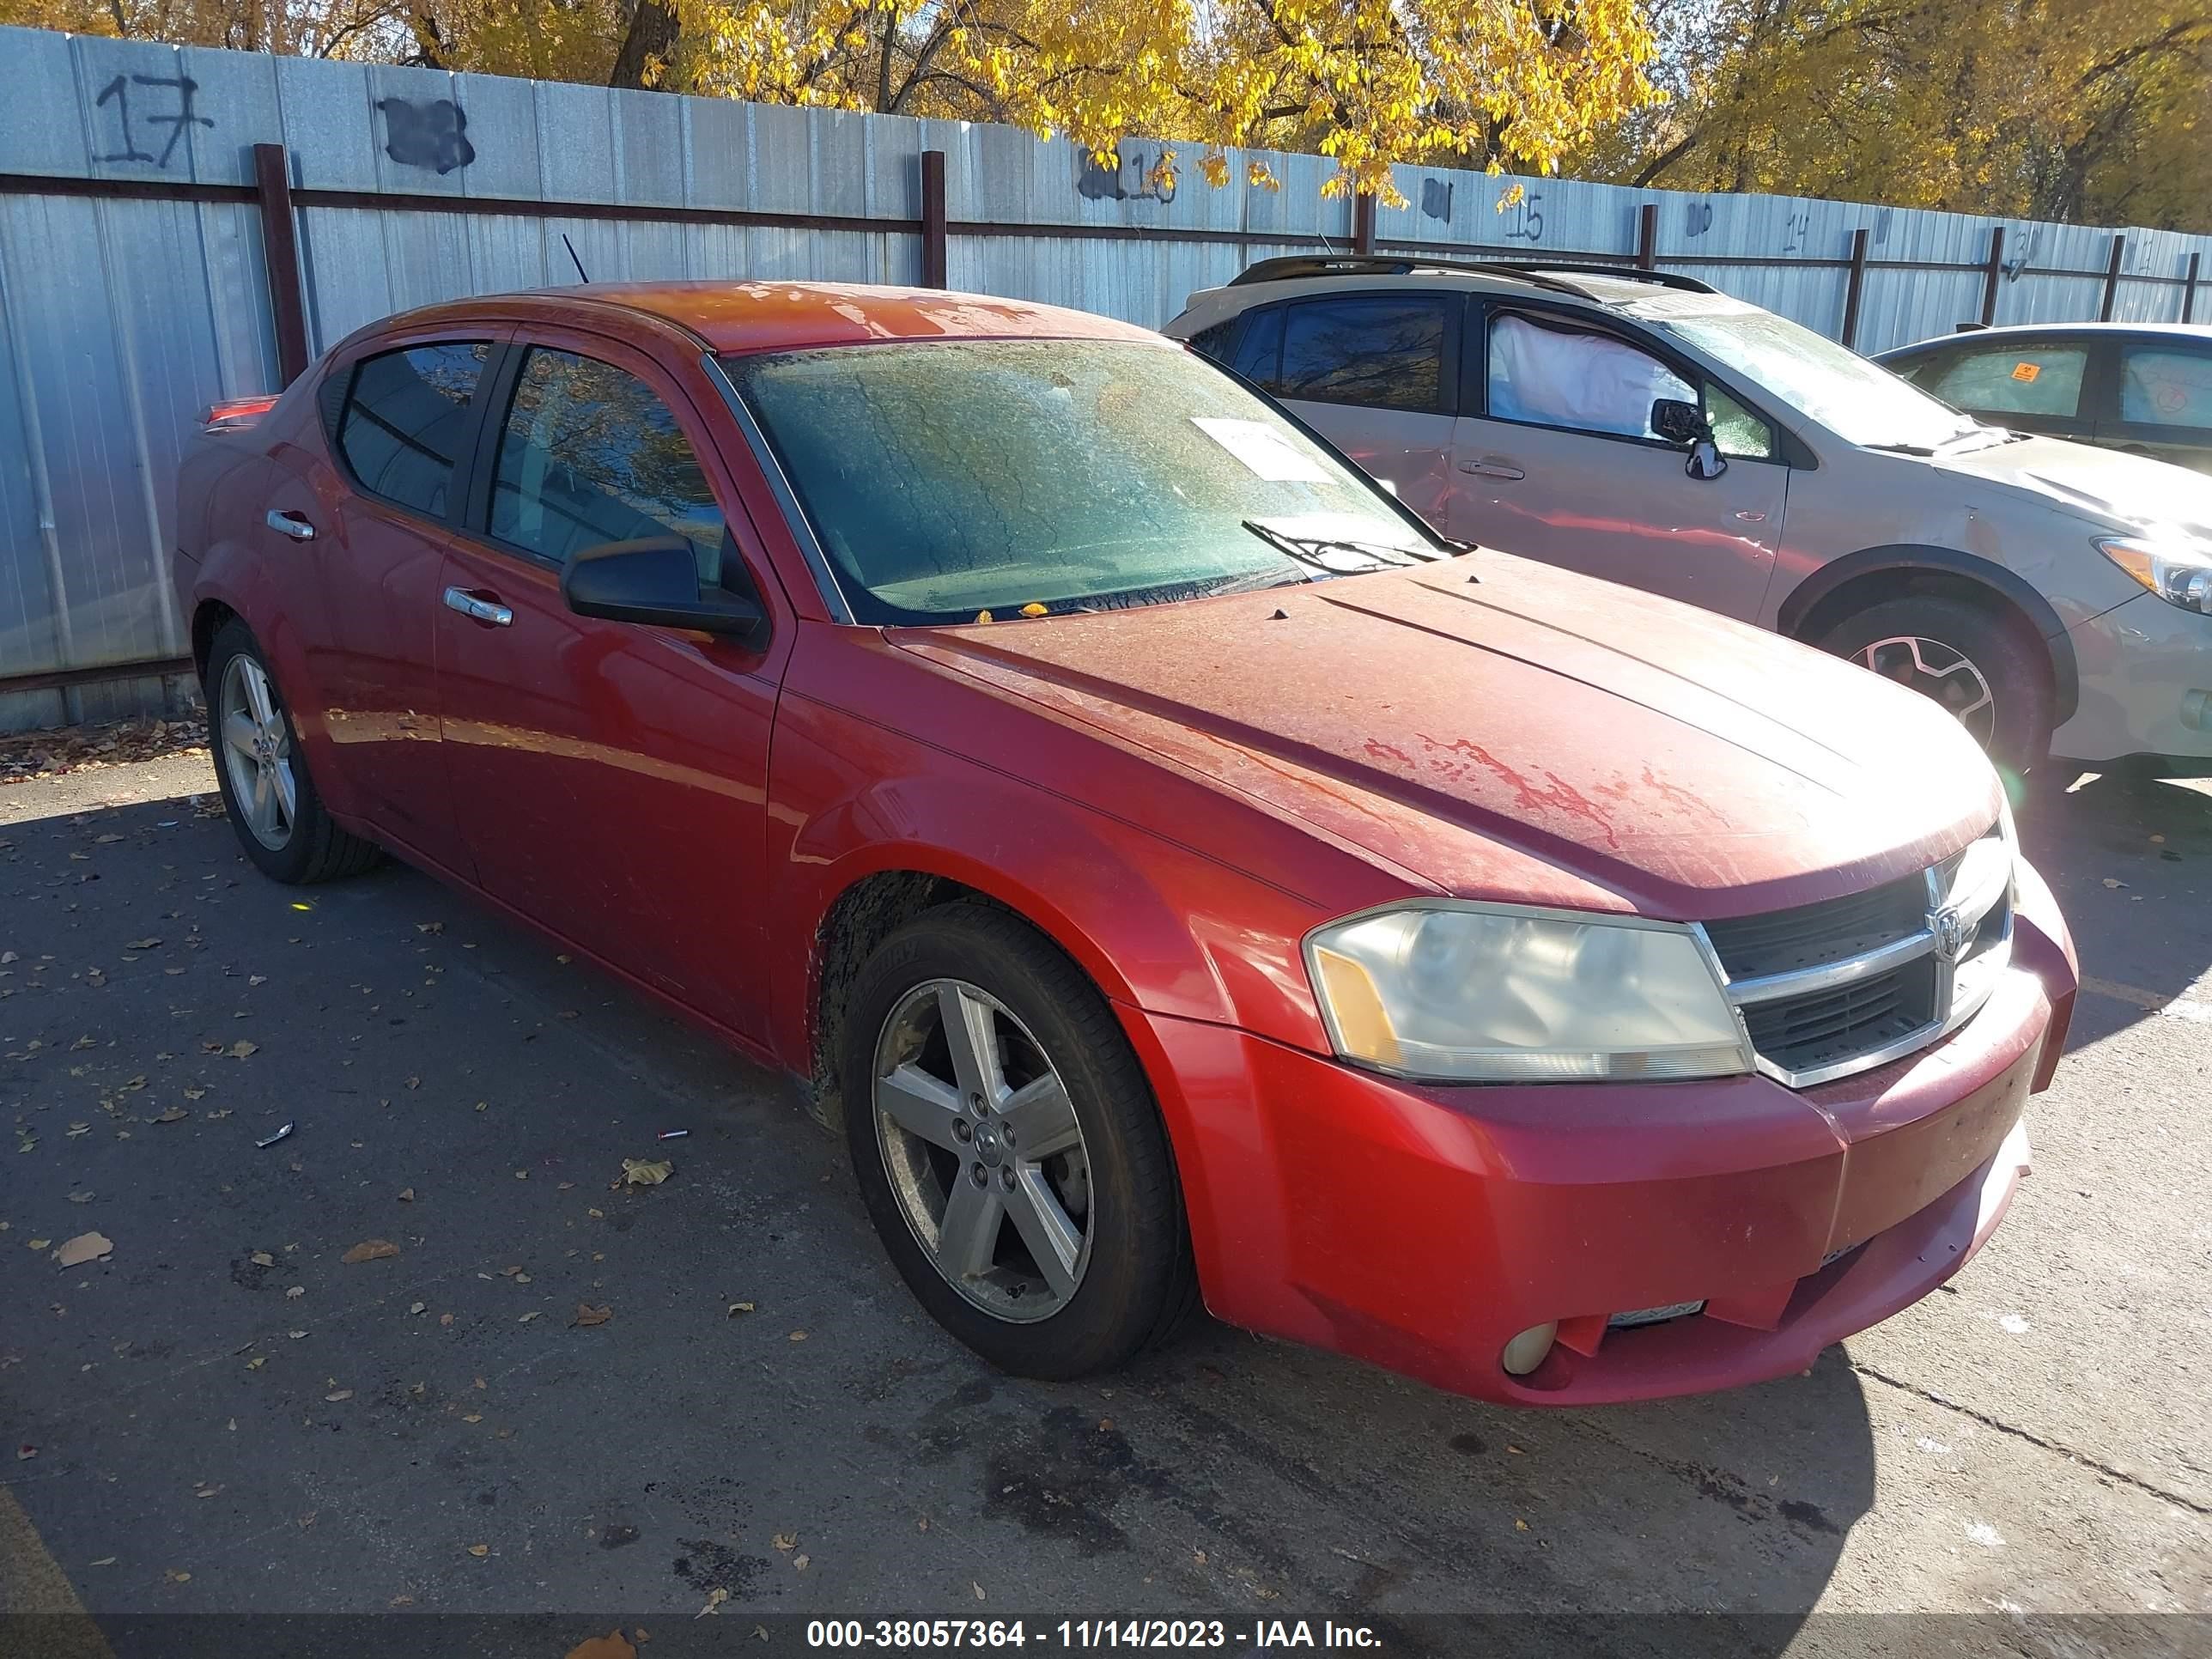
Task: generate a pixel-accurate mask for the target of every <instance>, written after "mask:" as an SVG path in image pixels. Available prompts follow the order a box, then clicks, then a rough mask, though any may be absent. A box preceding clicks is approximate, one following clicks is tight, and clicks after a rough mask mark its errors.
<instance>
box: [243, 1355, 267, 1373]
mask: <svg viewBox="0 0 2212 1659" xmlns="http://www.w3.org/2000/svg"><path fill="white" fill-rule="evenodd" d="M268 1363H269V1356H268V1355H267V1354H265V1353H258V1354H256V1355H254V1356H253V1358H251V1359H249V1360H247V1361H246V1370H249V1371H258V1370H260V1369H261V1368H262V1367H263V1366H264V1365H265V1364H268Z"/></svg>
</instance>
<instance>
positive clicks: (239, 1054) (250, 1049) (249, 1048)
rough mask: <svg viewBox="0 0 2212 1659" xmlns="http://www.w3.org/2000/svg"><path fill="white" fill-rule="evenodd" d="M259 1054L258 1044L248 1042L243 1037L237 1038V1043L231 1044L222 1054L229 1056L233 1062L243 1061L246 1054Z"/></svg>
mask: <svg viewBox="0 0 2212 1659" xmlns="http://www.w3.org/2000/svg"><path fill="white" fill-rule="evenodd" d="M260 1052H261V1045H260V1044H259V1043H258V1042H247V1041H246V1039H245V1038H244V1037H240V1038H239V1040H238V1041H237V1042H234V1043H232V1044H231V1045H230V1047H229V1048H226V1049H224V1050H223V1053H224V1054H228V1055H229V1056H230V1058H231V1059H233V1060H244V1059H245V1058H246V1056H247V1055H248V1054H259V1053H260Z"/></svg>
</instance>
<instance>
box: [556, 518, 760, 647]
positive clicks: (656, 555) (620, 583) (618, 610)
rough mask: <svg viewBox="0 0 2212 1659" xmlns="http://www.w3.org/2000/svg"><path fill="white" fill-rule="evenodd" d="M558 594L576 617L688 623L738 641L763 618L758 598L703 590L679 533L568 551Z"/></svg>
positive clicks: (664, 625)
mask: <svg viewBox="0 0 2212 1659" xmlns="http://www.w3.org/2000/svg"><path fill="white" fill-rule="evenodd" d="M561 597H562V599H563V600H564V601H566V602H567V604H568V609H569V610H571V611H574V612H575V613H576V614H577V615H578V616H580V617H605V618H606V619H607V620H608V621H609V622H624V623H646V624H647V625H649V626H652V627H656V628H689V629H696V630H697V631H698V632H700V633H702V634H718V635H722V636H723V637H724V638H726V639H732V640H736V641H739V642H740V643H743V642H744V641H749V640H750V639H752V638H753V637H754V636H755V635H757V634H758V633H759V632H760V631H761V629H762V628H763V626H764V625H765V624H766V623H767V621H768V616H767V613H766V612H765V611H763V610H762V609H761V606H760V602H759V601H758V600H757V599H755V598H753V597H752V596H751V595H750V594H744V593H732V592H723V591H720V590H710V591H708V592H701V591H700V587H699V563H698V557H697V556H696V554H695V553H693V551H692V550H691V544H690V542H688V541H686V540H684V538H683V537H681V536H648V537H646V538H644V539H642V540H640V541H634V542H602V543H601V544H599V546H597V547H587V548H585V549H584V550H582V551H580V552H579V553H576V554H574V555H573V556H571V557H570V558H569V560H568V567H567V568H565V569H563V570H562V573H561Z"/></svg>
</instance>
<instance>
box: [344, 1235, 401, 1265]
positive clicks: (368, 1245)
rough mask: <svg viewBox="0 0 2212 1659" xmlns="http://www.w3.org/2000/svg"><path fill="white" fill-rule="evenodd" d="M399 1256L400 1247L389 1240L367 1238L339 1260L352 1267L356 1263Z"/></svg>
mask: <svg viewBox="0 0 2212 1659" xmlns="http://www.w3.org/2000/svg"><path fill="white" fill-rule="evenodd" d="M398 1254H399V1247H398V1245H397V1244H394V1243H392V1241H391V1240H390V1239H388V1238H365V1239H363V1240H362V1242H361V1243H358V1244H356V1245H355V1246H354V1247H353V1249H349V1250H348V1251H347V1252H346V1253H345V1254H344V1255H342V1256H340V1257H339V1258H338V1260H339V1261H343V1263H345V1265H346V1266H347V1267H352V1266H354V1265H355V1264H356V1262H362V1261H382V1260H383V1259H384V1258H385V1257H386V1256H389V1255H398Z"/></svg>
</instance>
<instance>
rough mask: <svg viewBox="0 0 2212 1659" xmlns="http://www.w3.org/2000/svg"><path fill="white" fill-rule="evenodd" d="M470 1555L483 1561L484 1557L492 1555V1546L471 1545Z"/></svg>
mask: <svg viewBox="0 0 2212 1659" xmlns="http://www.w3.org/2000/svg"><path fill="white" fill-rule="evenodd" d="M469 1553H470V1554H471V1555H473V1556H475V1557H476V1558H477V1560H479V1561H481V1560H483V1559H484V1557H486V1556H487V1555H489V1554H490V1553H491V1546H490V1545H489V1544H471V1545H470V1546H469Z"/></svg>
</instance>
